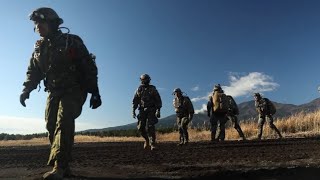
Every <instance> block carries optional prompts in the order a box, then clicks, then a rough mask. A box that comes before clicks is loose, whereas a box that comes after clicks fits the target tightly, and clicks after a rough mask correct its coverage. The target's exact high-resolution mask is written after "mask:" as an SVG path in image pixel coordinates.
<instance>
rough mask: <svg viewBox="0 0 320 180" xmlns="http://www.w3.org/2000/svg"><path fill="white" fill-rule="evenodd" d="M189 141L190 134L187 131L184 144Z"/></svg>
mask: <svg viewBox="0 0 320 180" xmlns="http://www.w3.org/2000/svg"><path fill="white" fill-rule="evenodd" d="M188 143H189V134H188V132H187V133H186V135H185V138H184V142H183V144H188Z"/></svg>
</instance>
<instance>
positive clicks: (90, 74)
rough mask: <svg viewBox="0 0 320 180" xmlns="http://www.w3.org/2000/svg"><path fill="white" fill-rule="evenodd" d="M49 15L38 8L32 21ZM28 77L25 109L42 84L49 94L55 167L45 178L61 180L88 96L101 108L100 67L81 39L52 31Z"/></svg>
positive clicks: (42, 41)
mask: <svg viewBox="0 0 320 180" xmlns="http://www.w3.org/2000/svg"><path fill="white" fill-rule="evenodd" d="M50 13H51V14H52V13H55V12H54V11H53V10H52V9H50V8H39V9H37V10H35V11H34V12H33V14H32V15H31V16H30V19H31V20H33V21H35V22H36V21H38V20H39V18H41V19H42V20H43V21H49V20H48V18H49V16H50V15H51V14H50ZM55 15H56V14H55ZM43 17H44V18H43ZM46 18H47V19H46ZM41 19H40V20H41ZM61 20H62V19H61ZM47 23H50V22H47ZM49 25H51V24H49ZM58 25H59V24H58ZM51 26H52V25H51ZM57 28H58V26H57ZM26 74H27V77H26V80H25V82H24V83H23V85H24V88H23V91H22V94H21V96H20V102H21V104H22V105H23V106H25V100H26V99H28V98H29V94H30V92H31V91H32V90H34V89H36V88H37V86H38V84H39V83H40V81H41V80H43V82H44V85H45V91H47V92H48V98H47V103H46V109H45V121H46V128H47V130H48V136H49V141H50V145H51V151H50V156H49V160H48V165H50V166H54V169H53V171H52V172H48V173H47V174H45V175H44V177H45V178H49V179H50V178H53V179H61V178H62V177H63V176H64V171H65V170H67V169H69V162H70V161H71V149H72V146H73V143H74V132H75V124H74V123H75V119H76V118H77V117H79V115H80V114H81V111H82V106H83V104H84V103H85V101H86V98H87V93H91V94H92V97H91V99H90V107H92V108H93V109H95V108H97V107H99V106H100V105H101V99H100V95H99V90H98V83H97V74H98V71H97V67H96V64H95V61H94V59H93V56H91V55H90V54H89V52H88V50H87V48H86V46H85V45H84V43H83V41H82V40H81V38H80V37H78V36H76V35H72V34H68V33H62V32H61V30H60V29H57V30H56V31H54V29H53V31H52V33H50V34H48V36H47V37H41V39H40V40H38V41H37V42H36V44H35V49H34V52H33V53H32V56H31V59H30V63H29V66H28V69H27V73H26ZM58 170H59V171H58ZM60 170H61V171H60ZM49 176H50V177H49ZM61 176H62V177H61Z"/></svg>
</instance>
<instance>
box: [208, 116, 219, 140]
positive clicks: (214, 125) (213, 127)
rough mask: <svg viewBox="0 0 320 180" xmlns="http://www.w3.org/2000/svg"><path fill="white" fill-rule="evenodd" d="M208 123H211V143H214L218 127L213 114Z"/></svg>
mask: <svg viewBox="0 0 320 180" xmlns="http://www.w3.org/2000/svg"><path fill="white" fill-rule="evenodd" d="M210 123H211V141H215V140H216V132H217V127H218V120H217V118H216V117H215V116H214V114H212V115H211V116H210Z"/></svg>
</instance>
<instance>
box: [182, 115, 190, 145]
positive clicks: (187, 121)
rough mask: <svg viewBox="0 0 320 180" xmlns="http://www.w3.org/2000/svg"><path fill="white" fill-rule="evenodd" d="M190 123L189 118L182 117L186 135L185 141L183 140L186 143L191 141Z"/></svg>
mask: <svg viewBox="0 0 320 180" xmlns="http://www.w3.org/2000/svg"><path fill="white" fill-rule="evenodd" d="M188 123H189V119H188V118H183V119H182V132H183V137H184V142H183V143H184V144H187V143H188V142H189V133H188Z"/></svg>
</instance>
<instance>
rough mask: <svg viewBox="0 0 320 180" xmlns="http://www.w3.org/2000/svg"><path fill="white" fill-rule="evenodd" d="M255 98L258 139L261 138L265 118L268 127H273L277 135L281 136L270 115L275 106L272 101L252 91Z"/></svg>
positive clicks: (273, 111)
mask: <svg viewBox="0 0 320 180" xmlns="http://www.w3.org/2000/svg"><path fill="white" fill-rule="evenodd" d="M254 99H255V107H256V110H257V112H258V113H259V121H258V137H257V139H258V140H261V136H262V130H263V125H264V123H265V121H266V118H268V120H269V127H270V128H271V129H273V130H274V131H275V132H276V133H277V134H278V136H279V138H280V139H281V138H282V135H281V133H280V131H279V130H278V129H277V127H276V126H275V125H274V124H273V117H272V115H273V114H274V113H275V108H274V106H273V104H271V103H272V102H271V101H270V100H269V99H267V98H262V97H261V95H260V94H259V93H254Z"/></svg>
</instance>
